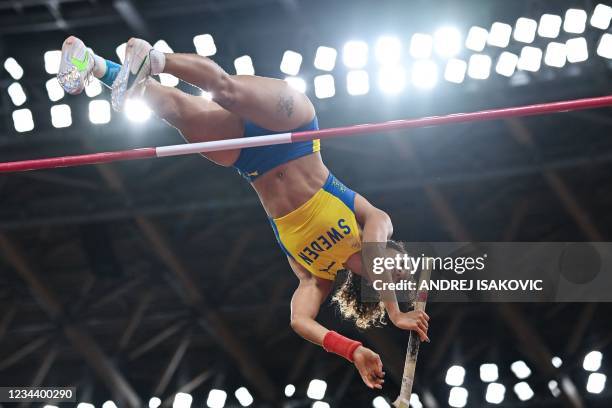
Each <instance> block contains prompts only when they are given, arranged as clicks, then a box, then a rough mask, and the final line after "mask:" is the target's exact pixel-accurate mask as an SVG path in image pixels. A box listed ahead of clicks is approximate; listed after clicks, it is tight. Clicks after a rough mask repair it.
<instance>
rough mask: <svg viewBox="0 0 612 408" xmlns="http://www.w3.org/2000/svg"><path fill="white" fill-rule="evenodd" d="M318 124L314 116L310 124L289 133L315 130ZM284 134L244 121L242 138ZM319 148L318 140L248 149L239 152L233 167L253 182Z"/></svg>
mask: <svg viewBox="0 0 612 408" xmlns="http://www.w3.org/2000/svg"><path fill="white" fill-rule="evenodd" d="M317 129H319V123H318V121H317V117H316V116H315V117H314V118H313V119H312V120H311V121H310V122H308V123H307V124H305V125H304V126H301V127H299V128H297V129H293V130H290V131H289V132H291V133H293V132H301V131H304V130H317ZM278 133H284V132H274V131H272V130H269V129H266V128H262V127H260V126H257V125H256V124H254V123H253V122H249V121H245V123H244V134H243V137H253V136H262V135H271V134H278ZM320 148H321V145H320V143H319V139H316V140H312V141H308V142H296V143H286V144H278V145H271V146H260V147H249V148H245V149H242V150H241V151H240V156H238V160H236V163H234V167H235V168H236V169H237V170H238V173H240V175H242V177H244V178H245V179H247V180H248V181H253V180H255V179H256V178H257V177H259V176H261V175H262V174H264V173H266V172H267V171H270V170H272V169H273V168H274V167H276V166H279V165H281V164H283V163H287V162H288V161H291V160H295V159H297V158H299V157H302V156H306V155H309V154H312V153H314V152H318V151H319V150H320Z"/></svg>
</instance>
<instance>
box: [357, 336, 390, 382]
mask: <svg viewBox="0 0 612 408" xmlns="http://www.w3.org/2000/svg"><path fill="white" fill-rule="evenodd" d="M353 364H355V367H357V370H358V371H359V374H360V375H361V379H362V380H363V382H364V383H365V384H366V385H367V386H368V387H370V388H372V389H374V388H377V389H379V390H380V389H382V385H383V383H384V382H385V380H384V378H385V372H384V371H383V365H382V361H380V356H379V355H378V354H376V353H375V352H373V351H372V350H370V349H369V348H367V347H363V346H359V347H358V348H357V349H356V350H355V352H354V353H353Z"/></svg>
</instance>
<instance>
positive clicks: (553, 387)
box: [548, 380, 561, 398]
mask: <svg viewBox="0 0 612 408" xmlns="http://www.w3.org/2000/svg"><path fill="white" fill-rule="evenodd" d="M548 389H549V390H550V393H551V394H552V396H553V397H555V398H557V397H558V396H559V395H561V390H560V389H559V383H557V382H556V381H555V380H550V381H549V382H548Z"/></svg>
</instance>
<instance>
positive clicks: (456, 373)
mask: <svg viewBox="0 0 612 408" xmlns="http://www.w3.org/2000/svg"><path fill="white" fill-rule="evenodd" d="M464 379H465V368H463V367H461V366H458V365H454V366H452V367H450V368H449V369H448V370H447V371H446V379H445V381H446V383H447V384H448V385H450V386H452V387H459V386H460V385H463V380H464Z"/></svg>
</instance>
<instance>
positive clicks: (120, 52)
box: [115, 43, 127, 64]
mask: <svg viewBox="0 0 612 408" xmlns="http://www.w3.org/2000/svg"><path fill="white" fill-rule="evenodd" d="M126 48H127V43H123V44H120V45H119V46H117V48H115V54H117V57H118V58H119V61H121V63H122V64H123V63H124V62H125V49H126Z"/></svg>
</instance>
